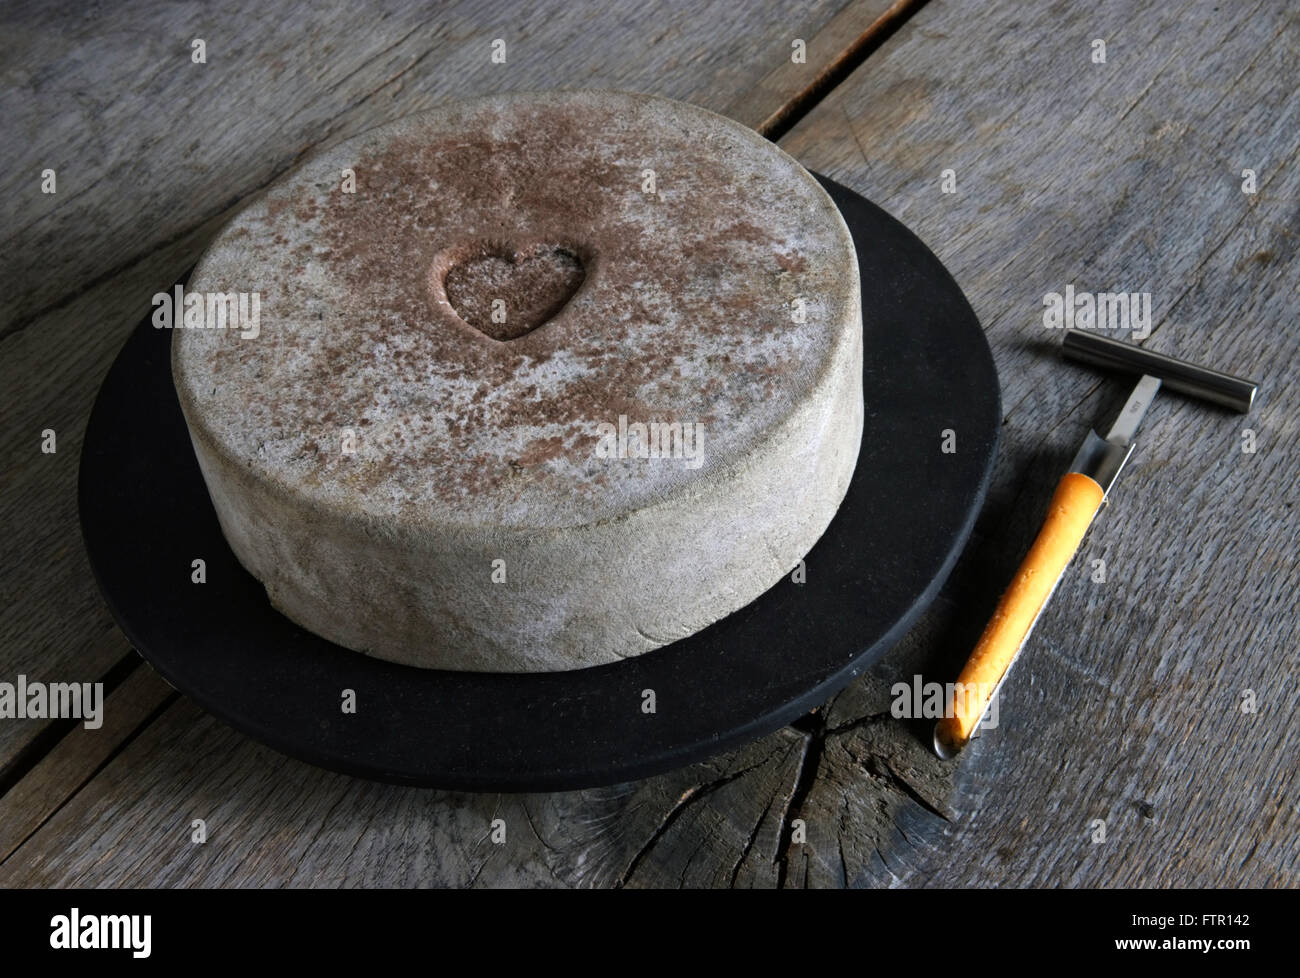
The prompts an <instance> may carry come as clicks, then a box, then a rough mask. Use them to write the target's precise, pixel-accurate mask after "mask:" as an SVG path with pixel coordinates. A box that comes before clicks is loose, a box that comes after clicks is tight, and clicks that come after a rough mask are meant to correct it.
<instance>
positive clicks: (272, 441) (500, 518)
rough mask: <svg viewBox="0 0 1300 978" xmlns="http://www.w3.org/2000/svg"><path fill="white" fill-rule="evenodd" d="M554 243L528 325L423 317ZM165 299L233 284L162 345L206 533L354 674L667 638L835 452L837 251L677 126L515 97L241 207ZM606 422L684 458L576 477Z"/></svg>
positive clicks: (611, 99)
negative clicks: (245, 316) (699, 432)
mask: <svg viewBox="0 0 1300 978" xmlns="http://www.w3.org/2000/svg"><path fill="white" fill-rule="evenodd" d="M345 169H346V170H352V171H353V172H354V173H355V175H356V176H355V179H356V193H355V194H347V193H343V192H341V189H340V184H341V182H342V180H343V171H344V170H345ZM647 170H653V171H654V177H653V179H654V184H655V192H654V193H647V192H645V189H644V187H645V180H646V174H645V171H647ZM554 248H559V249H562V250H563V251H562V253H563V254H564V255H566V256H572V255H576V256H577V257H578V258H579V259H580V260H581V264H582V266H583V267H582V269H581V273H580V274H577V275H576V276H572V277H571V278H572V280H578V279H580V280H581V284H580V285H579V287H578V289H577V291H576V293H574V294H573V296H572V297H571V298H570V299H569V301H568V302H567V303H566V304H564V305H563V307H562V308H561V309H560V310H559V312H558V313H557V314H556V315H555V316H554V317H553V318H551V319H550V320H548V321H546V322H545V323H543V324H542V325H541V326H540V327H538V328H536V329H534V330H533V331H531V332H528V333H526V334H525V335H522V336H519V337H517V338H515V339H510V340H508V341H499V340H496V339H492V338H491V337H489V336H487V335H485V334H484V333H483V332H481V331H480V330H478V329H476V328H474V327H473V326H471V325H469V324H467V323H466V322H464V321H463V320H462V319H461V318H460V317H459V316H458V315H457V313H456V311H455V309H453V307H452V305H451V303H450V302H449V301H448V298H447V289H448V287H449V286H448V284H447V283H448V276H449V272H450V273H451V286H450V287H451V288H452V289H453V292H454V291H455V290H456V289H460V290H461V291H462V292H463V291H465V289H466V288H469V287H470V286H472V285H473V283H474V282H475V281H480V282H488V281H494V282H495V281H496V279H494V278H493V276H491V275H488V274H487V273H485V272H483V273H480V272H479V271H475V272H473V274H469V273H467V272H466V270H467V269H469V270H471V271H472V270H474V269H475V268H476V267H477V266H475V265H474V264H473V261H474V260H475V259H476V258H481V257H482V256H483V255H487V254H492V253H507V252H509V251H512V250H515V249H522V250H523V251H525V252H528V251H530V250H531V251H537V250H538V249H540V250H541V251H542V252H545V251H546V250H548V249H554ZM566 261H567V258H566ZM467 262H468V263H469V264H466V263H467ZM539 268H540V266H536V267H535V268H534V269H532V270H531V271H530V273H529V274H532V272H536V271H537V270H538V269H539ZM497 271H498V272H499V271H500V269H499V268H498V269H497ZM571 271H572V269H566V270H565V273H566V274H568V273H569V272H571ZM457 276H459V278H458V277H457ZM475 276H477V279H476V277H475ZM497 277H498V278H499V276H497ZM532 281H533V279H530V278H528V277H527V276H524V277H521V278H520V282H526V283H529V284H528V288H530V289H531V288H532V285H531V282H532ZM466 283H469V284H468V285H466ZM498 284H499V283H498ZM189 289H190V291H192V292H193V291H197V292H205V293H209V292H222V293H231V292H251V291H256V292H258V293H260V295H261V317H260V333H259V335H258V336H257V337H256V338H249V339H245V338H241V337H240V335H239V333H238V332H235V331H232V330H216V329H178V330H177V336H176V337H175V339H174V344H173V369H174V375H175V379H176V386H177V390H178V392H179V395H180V400H181V405H182V408H183V410H184V412H185V416H186V420H187V422H188V424H189V427H190V431H191V436H192V439H193V441H194V444H195V448H196V452H197V454H198V456H199V461H200V464H201V466H202V468H203V471H204V476H205V479H206V480H207V484H208V488H209V491H210V493H211V494H212V496H213V501H214V504H215V505H216V508H217V512H218V516H219V517H220V518H221V521H222V527H223V530H224V531H225V533H226V536H227V539H228V540H230V542H231V545H232V548H233V549H234V550H235V552H236V554H237V555H238V556H239V557H240V559H241V561H242V562H243V563H244V564H245V566H246V567H248V569H249V570H250V571H251V572H252V573H254V574H255V575H256V576H257V577H258V578H259V579H261V580H262V581H263V582H264V583H265V584H266V585H267V589H268V592H269V593H270V594H271V598H272V600H273V601H274V602H275V603H276V605H277V607H280V608H281V610H283V611H285V612H286V613H287V614H289V615H290V616H291V617H293V618H294V619H295V620H297V621H299V622H300V623H301V624H303V625H305V626H306V627H308V628H309V629H311V630H313V631H317V632H318V633H320V634H322V635H325V636H326V637H327V638H330V639H332V640H334V641H336V642H340V643H341V644H344V645H348V646H350V647H352V648H356V649H359V650H361V651H367V652H370V653H372V654H376V655H379V656H381V657H383V658H390V659H394V660H396V661H403V662H410V663H413V664H417V665H428V666H441V667H449V668H469V669H504V670H508V671H514V670H530V669H556V668H573V667H576V666H581V665H590V664H595V663H597V662H605V661H611V660H612V659H615V658H617V657H620V656H625V655H630V654H636V653H638V652H643V651H646V650H648V649H649V648H653V647H655V646H656V645H661V644H664V643H665V642H667V641H672V640H674V639H676V638H679V637H682V636H683V635H685V634H690V632H693V631H696V630H698V629H699V628H702V627H704V626H705V625H707V624H709V623H710V622H711V621H713V620H716V619H717V618H718V617H721V616H722V615H724V614H727V613H729V612H730V611H733V610H735V609H736V608H738V607H741V606H742V605H743V604H745V603H747V602H748V601H749V600H752V599H753V598H754V597H756V596H757V595H758V594H759V593H761V592H762V591H763V590H765V589H766V588H767V587H769V586H770V585H771V584H772V583H774V582H775V581H776V580H777V579H778V578H779V577H780V576H781V575H782V574H784V573H787V572H788V571H789V569H790V567H791V566H792V565H793V564H794V563H795V562H796V561H797V560H798V559H799V557H800V556H802V555H803V554H804V553H805V552H806V551H807V550H808V549H809V548H810V547H811V546H812V544H813V543H814V542H815V540H816V539H817V537H818V536H820V534H821V532H822V530H824V528H825V526H826V524H827V523H828V522H829V520H830V517H831V516H832V515H833V513H834V510H835V508H836V507H837V506H838V504H839V501H840V499H842V497H843V493H844V491H845V489H846V488H847V484H848V478H849V475H850V474H851V472H852V469H853V464H854V462H855V460H856V455H857V448H858V440H859V439H860V435H861V412H862V402H861V322H860V303H859V293H858V281H857V265H856V259H855V257H854V253H853V247H852V243H851V240H850V238H849V235H848V230H847V228H846V227H845V226H844V223H843V220H842V219H841V218H840V216H839V213H838V211H836V209H835V207H834V205H833V203H832V202H831V201H830V199H829V197H827V196H826V194H825V193H824V192H823V191H822V189H821V188H820V187H819V186H818V185H817V184H816V182H815V181H814V180H813V179H812V178H811V177H810V176H809V175H808V174H807V173H806V172H805V171H804V170H803V169H802V168H801V167H800V166H799V165H798V164H797V163H796V162H794V161H793V160H792V159H790V157H788V156H786V155H785V154H784V153H782V152H781V151H780V150H778V149H777V148H776V147H775V146H773V145H772V144H771V143H769V142H767V141H766V140H764V139H762V138H761V137H759V136H758V135H757V134H756V133H753V132H752V131H750V130H748V129H746V128H745V127H743V126H740V125H739V124H737V123H734V122H732V121H730V120H727V119H724V118H722V117H720V116H716V115H714V114H712V113H709V112H707V111H705V110H702V109H698V108H695V107H693V106H688V105H683V104H681V103H676V102H671V101H668V100H665V99H659V98H655V97H650V96H641V95H626V94H618V93H607V92H567V93H539V94H519V95H508V96H494V97H489V98H482V99H474V100H470V101H466V102H460V103H456V104H453V105H450V106H448V107H446V108H444V109H439V110H436V111H434V112H430V113H425V114H423V115H419V116H414V117H411V118H408V119H405V120H402V121H400V122H398V123H394V124H392V125H389V126H386V127H382V128H380V129H377V130H374V131H372V132H370V133H366V134H363V135H362V136H359V137H356V138H355V139H352V140H349V141H348V142H345V143H343V144H341V145H339V146H337V147H335V148H334V149H332V150H329V151H327V152H325V153H324V154H322V155H320V156H318V157H317V158H315V159H314V160H312V161H311V162H309V163H307V164H305V165H304V166H303V167H302V168H300V169H299V170H297V171H295V172H294V173H292V174H290V175H289V176H288V177H286V178H285V179H283V180H281V181H280V182H279V183H277V184H276V185H275V186H273V187H272V188H271V189H270V190H269V191H268V192H267V193H266V194H265V196H264V197H263V198H262V199H261V200H260V201H258V202H257V203H255V204H253V205H251V206H250V207H249V208H247V209H246V210H244V211H243V212H242V213H241V214H240V215H239V216H237V217H236V218H235V220H234V221H233V222H232V223H231V224H230V225H229V226H228V227H227V228H226V229H225V230H224V231H223V232H222V233H221V234H220V235H219V236H218V238H217V239H216V240H215V241H214V242H213V244H212V245H211V247H210V248H209V249H208V251H207V252H206V254H205V255H204V256H203V259H202V260H201V262H200V263H199V266H198V268H197V269H196V271H195V273H194V275H193V276H192V279H191V282H190V285H189ZM506 291H507V293H508V294H510V297H511V299H512V303H511V305H512V306H513V305H515V304H517V303H516V302H515V301H513V300H518V299H519V298H520V296H518V295H516V294H512V293H509V288H508V286H507V289H506ZM453 298H455V295H453ZM471 298H472V297H471ZM478 298H479V299H481V300H484V301H486V297H485V296H480V297H478ZM541 298H542V299H543V300H546V301H549V298H548V296H546V295H543V296H542V297H541ZM795 300H802V306H803V312H804V316H803V317H802V318H803V320H804V321H803V322H799V321H797V319H799V318H800V317H798V316H794V315H792V312H794V310H795ZM544 304H545V303H543V305H544ZM480 306H481V303H480ZM462 308H465V307H464V306H462ZM479 311H481V309H480V310H479ZM466 315H467V317H469V318H470V319H472V320H474V319H476V317H478V311H476V312H475V314H474V315H471V314H470V313H469V312H467V313H466ZM620 416H622V417H624V418H626V420H627V422H628V423H637V422H639V423H643V424H649V423H652V422H660V423H678V424H682V425H698V426H701V427H702V429H703V439H702V446H703V454H702V457H701V458H699V459H697V460H693V461H689V460H685V459H644V458H625V459H620V458H613V459H611V458H604V457H600V454H599V453H598V452H597V446H598V443H599V439H600V429H599V427H598V426H599V425H601V424H602V423H607V424H610V425H615V426H617V425H618V423H619V419H620ZM345 429H350V430H351V431H352V432H353V433H354V434H355V451H354V452H353V453H350V454H349V453H345V452H343V451H342V450H341V445H342V438H343V433H344V430H345ZM688 463H689V464H688ZM597 551H600V552H597ZM496 559H500V560H504V561H505V565H504V566H505V573H506V581H505V583H498V584H493V583H492V580H491V572H492V567H493V565H492V560H496ZM632 592H644V594H643V595H642V596H641V597H636V596H634V595H633V594H632ZM684 592H685V593H684Z"/></svg>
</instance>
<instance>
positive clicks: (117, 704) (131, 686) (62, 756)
mask: <svg viewBox="0 0 1300 978" xmlns="http://www.w3.org/2000/svg"><path fill="white" fill-rule="evenodd" d="M123 641H125V639H123ZM177 695H178V694H177V693H175V692H174V691H173V690H172V688H171V687H170V686H168V685H167V683H166V682H164V681H163V680H162V678H161V677H160V676H159V675H158V674H157V673H156V672H154V671H153V669H151V668H150V667H149V666H147V665H145V664H143V663H141V664H140V665H139V666H137V667H136V668H135V669H134V670H133V671H132V672H131V673H130V675H128V676H127V677H126V679H125V680H123V682H122V684H121V685H120V686H118V687H117V688H116V689H114V690H112V691H111V692H109V693H107V694H106V696H105V698H104V707H103V708H104V715H103V726H101V727H98V728H96V729H93V730H91V729H87V728H86V727H85V726H84V725H83V724H78V725H77V726H76V727H74V728H73V729H72V730H71V731H69V732H68V733H67V734H66V735H65V736H64V738H63V739H62V740H60V741H59V743H58V744H57V745H56V746H55V748H54V749H53V750H52V751H50V752H49V753H48V754H46V755H45V756H44V757H43V758H42V759H41V760H40V762H39V763H38V764H37V765H36V766H35V767H34V768H33V769H32V770H31V771H30V772H28V773H27V775H26V776H25V777H23V779H22V780H21V781H19V782H18V783H17V784H16V785H15V786H14V787H13V788H12V789H11V790H9V791H7V792H6V793H5V794H4V795H3V796H0V861H2V860H4V859H5V858H7V857H8V856H9V855H10V854H11V853H12V852H13V851H14V850H15V849H16V848H18V846H19V845H21V844H22V842H23V840H25V839H26V838H27V837H28V836H30V835H31V834H32V833H33V832H34V831H36V830H37V829H38V828H40V826H41V825H42V824H43V823H44V822H45V820H46V819H48V818H49V817H50V816H51V815H52V814H53V813H54V812H55V811H57V810H58V808H59V806H60V805H62V804H63V803H64V802H65V801H66V800H67V797H68V795H69V794H70V793H71V792H72V791H76V790H77V789H78V788H80V787H81V786H82V785H83V784H85V783H86V782H87V781H88V780H90V778H91V777H92V776H93V775H94V774H95V771H96V770H97V769H98V768H99V767H100V765H102V764H104V763H105V762H106V761H107V760H108V759H109V758H110V757H111V756H112V754H113V752H114V751H115V750H116V749H117V747H118V745H119V744H121V743H123V742H125V741H126V740H127V739H128V738H129V737H131V735H132V734H134V733H135V732H136V731H137V730H139V729H140V728H141V727H142V726H143V725H144V724H146V723H147V722H148V721H149V719H150V718H151V717H152V716H153V714H154V713H155V712H156V711H157V710H158V709H159V708H160V707H161V706H162V705H163V704H164V703H165V702H166V701H167V699H168V698H169V697H173V696H177Z"/></svg>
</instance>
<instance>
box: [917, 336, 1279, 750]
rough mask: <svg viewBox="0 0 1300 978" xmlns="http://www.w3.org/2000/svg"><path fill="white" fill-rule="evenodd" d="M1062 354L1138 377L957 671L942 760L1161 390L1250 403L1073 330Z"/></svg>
mask: <svg viewBox="0 0 1300 978" xmlns="http://www.w3.org/2000/svg"><path fill="white" fill-rule="evenodd" d="M1062 351H1063V352H1064V353H1065V356H1066V357H1067V358H1069V359H1071V360H1076V361H1079V362H1080V363H1087V364H1091V365H1093V366H1097V367H1105V368H1109V369H1113V370H1121V371H1124V372H1126V373H1130V374H1140V375H1141V378H1142V379H1141V380H1139V381H1138V383H1137V386H1136V387H1135V388H1134V389H1133V393H1132V395H1130V397H1129V399H1128V403H1127V404H1125V405H1124V409H1123V410H1122V411H1120V413H1119V418H1118V419H1116V421H1115V424H1114V426H1113V427H1112V428H1111V429H1110V433H1109V434H1108V435H1107V436H1106V437H1105V438H1102V437H1101V436H1100V435H1098V434H1097V433H1096V432H1095V431H1090V432H1088V437H1087V439H1086V440H1085V441H1084V443H1083V446H1082V447H1081V448H1080V449H1079V453H1078V454H1077V455H1076V456H1075V457H1074V464H1072V465H1071V466H1070V471H1069V472H1067V473H1066V474H1065V476H1064V478H1062V479H1061V483H1060V485H1059V486H1058V487H1057V489H1056V495H1054V496H1053V497H1052V504H1051V506H1050V508H1049V509H1048V513H1047V519H1046V520H1045V521H1044V522H1043V528H1042V529H1041V530H1040V531H1039V533H1038V537H1037V538H1036V539H1035V540H1034V543H1033V546H1031V547H1030V548H1029V553H1028V554H1026V555H1025V559H1024V561H1022V562H1021V564H1020V569H1019V570H1018V571H1016V576H1015V578H1014V579H1013V580H1012V582H1011V584H1010V585H1009V586H1008V587H1007V590H1006V592H1005V593H1004V594H1003V595H1002V599H1001V600H1000V601H999V602H998V606H997V609H996V610H995V611H994V612H993V617H992V619H991V620H990V621H989V623H988V625H987V626H986V627H985V629H984V634H983V635H982V636H980V640H979V642H978V643H977V644H976V645H975V650H974V651H973V652H972V653H971V655H970V659H968V660H967V662H966V666H965V668H963V669H962V671H961V675H960V676H959V677H958V679H957V684H956V686H955V687H954V689H953V692H952V695H951V697H950V698H949V699H948V704H947V706H948V708H947V710H946V712H945V714H944V716H943V718H942V719H940V720H939V721H938V722H937V723H936V724H935V727H934V749H935V753H937V754H938V755H939V756H940V757H942V758H950V757H953V756H955V755H956V754H957V753H958V752H959V751H960V750H961V749H962V748H963V747H965V746H966V744H967V743H969V742H970V738H971V735H972V734H973V733H974V731H975V727H976V726H977V724H978V723H979V721H980V718H981V717H982V716H983V715H984V711H985V709H986V708H987V707H988V703H989V700H991V699H992V698H993V696H994V695H995V694H996V693H997V691H998V688H999V687H1000V686H1001V685H1002V683H1003V681H1004V680H1005V679H1006V677H1007V672H1008V671H1009V670H1010V668H1011V665H1012V663H1013V662H1014V661H1015V660H1016V657H1017V656H1018V655H1019V654H1020V650H1021V649H1022V648H1024V645H1025V642H1026V640H1027V639H1028V638H1029V633H1030V632H1031V631H1032V630H1033V627H1034V623H1035V622H1037V621H1038V616H1039V615H1040V614H1042V611H1043V608H1044V607H1046V606H1047V602H1048V600H1049V599H1050V598H1051V596H1052V592H1053V591H1055V590H1056V585H1057V582H1058V581H1060V579H1061V574H1062V573H1064V571H1065V568H1066V567H1067V566H1068V565H1069V563H1070V561H1071V559H1073V557H1074V554H1075V551H1076V550H1078V549H1079V544H1080V543H1081V542H1082V541H1083V535H1084V533H1086V532H1087V530H1088V527H1089V526H1090V525H1091V524H1092V520H1093V517H1094V516H1096V514H1097V510H1098V509H1099V508H1100V507H1101V504H1102V501H1103V500H1104V499H1105V498H1106V496H1107V494H1108V493H1109V492H1110V489H1111V486H1113V485H1114V484H1115V480H1116V479H1117V478H1118V477H1119V473H1120V470H1121V469H1123V468H1124V463H1126V462H1127V461H1128V460H1129V456H1130V455H1132V454H1133V449H1134V447H1135V446H1134V442H1133V436H1134V435H1135V434H1136V433H1137V428H1138V425H1139V424H1141V422H1142V418H1143V416H1144V415H1145V414H1146V413H1147V408H1149V407H1150V406H1151V402H1152V400H1154V398H1155V396H1156V392H1157V391H1159V390H1160V387H1161V385H1162V384H1163V385H1164V386H1165V387H1166V388H1168V389H1169V390H1175V391H1180V392H1182V393H1184V394H1189V395H1191V396H1193V397H1199V398H1202V399H1204V400H1207V401H1213V402H1214V403H1216V404H1220V405H1222V406H1224V407H1227V408H1231V409H1232V410H1234V411H1238V412H1241V413H1243V414H1244V413H1245V412H1247V411H1249V410H1250V406H1251V404H1252V402H1253V401H1254V400H1255V391H1256V389H1257V385H1256V384H1255V383H1253V382H1252V381H1249V380H1242V379H1241V378H1240V377H1233V376H1232V375H1231V374H1225V373H1221V372H1219V371H1218V370H1210V369H1208V368H1206V367H1199V366H1197V365H1196V364H1192V363H1187V362H1186V361H1183V360H1175V359H1174V358H1173V357H1166V356H1162V355H1161V354H1159V353H1152V352H1150V351H1149V350H1144V349H1141V348H1140V347H1136V346H1132V345H1130V344H1128V343H1121V342H1119V341H1118V340H1112V339H1107V338H1106V337H1104V336H1098V335H1097V334H1095V333H1084V332H1079V331H1077V330H1071V331H1070V332H1069V333H1067V334H1066V335H1065V342H1064V344H1063V345H1062Z"/></svg>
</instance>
